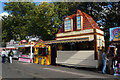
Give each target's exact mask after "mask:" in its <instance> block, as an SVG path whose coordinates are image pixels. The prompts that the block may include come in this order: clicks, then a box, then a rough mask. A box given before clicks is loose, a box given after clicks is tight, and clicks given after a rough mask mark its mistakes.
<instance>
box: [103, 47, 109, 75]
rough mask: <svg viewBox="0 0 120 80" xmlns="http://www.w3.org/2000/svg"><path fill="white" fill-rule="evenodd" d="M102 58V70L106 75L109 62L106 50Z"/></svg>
mask: <svg viewBox="0 0 120 80" xmlns="http://www.w3.org/2000/svg"><path fill="white" fill-rule="evenodd" d="M102 58H103V69H102V74H105V73H106V62H107V60H108V59H107V52H106V51H105V49H103V54H102Z"/></svg>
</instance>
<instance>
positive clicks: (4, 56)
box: [2, 49, 6, 63]
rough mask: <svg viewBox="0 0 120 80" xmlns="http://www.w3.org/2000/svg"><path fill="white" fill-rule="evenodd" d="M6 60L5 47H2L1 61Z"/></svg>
mask: <svg viewBox="0 0 120 80" xmlns="http://www.w3.org/2000/svg"><path fill="white" fill-rule="evenodd" d="M5 62H6V51H5V49H3V51H2V63H5Z"/></svg>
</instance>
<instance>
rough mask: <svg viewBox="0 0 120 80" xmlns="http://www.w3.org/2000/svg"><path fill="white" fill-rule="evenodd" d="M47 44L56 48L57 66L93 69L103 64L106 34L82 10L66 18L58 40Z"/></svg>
mask: <svg viewBox="0 0 120 80" xmlns="http://www.w3.org/2000/svg"><path fill="white" fill-rule="evenodd" d="M45 43H48V44H54V45H55V46H56V49H57V55H56V63H57V64H61V65H67V66H77V67H93V68H98V67H99V66H100V65H101V64H102V57H101V55H102V48H103V47H105V40H104V32H103V31H102V30H101V29H100V28H99V26H98V25H97V24H96V23H95V21H94V20H93V19H92V17H91V16H89V15H87V14H86V13H84V12H81V11H80V10H78V11H77V13H76V14H73V15H71V16H67V17H66V18H65V20H64V22H63V25H62V26H61V28H60V30H59V31H58V33H57V34H56V40H51V41H45Z"/></svg>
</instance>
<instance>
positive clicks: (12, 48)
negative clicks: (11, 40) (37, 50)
mask: <svg viewBox="0 0 120 80" xmlns="http://www.w3.org/2000/svg"><path fill="white" fill-rule="evenodd" d="M5 49H6V50H16V49H17V48H5Z"/></svg>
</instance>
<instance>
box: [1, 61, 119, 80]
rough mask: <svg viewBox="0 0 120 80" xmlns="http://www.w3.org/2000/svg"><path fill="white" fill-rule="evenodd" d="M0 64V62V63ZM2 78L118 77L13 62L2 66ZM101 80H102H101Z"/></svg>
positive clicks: (112, 78)
mask: <svg viewBox="0 0 120 80" xmlns="http://www.w3.org/2000/svg"><path fill="white" fill-rule="evenodd" d="M0 64H1V62H0ZM0 70H2V78H3V80H4V79H11V80H13V79H15V80H16V79H20V80H21V79H43V80H44V79H80V78H83V79H89V80H90V79H91V80H92V78H98V79H100V80H101V78H104V79H105V80H106V78H108V79H109V80H110V79H111V80H116V79H117V80H119V77H116V76H112V75H109V74H101V73H99V72H96V71H90V70H83V69H75V68H68V67H62V66H51V65H50V66H45V65H40V64H34V63H24V62H19V61H16V60H15V61H13V63H12V64H10V63H4V64H2V69H0ZM102 80H103V79H102Z"/></svg>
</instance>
